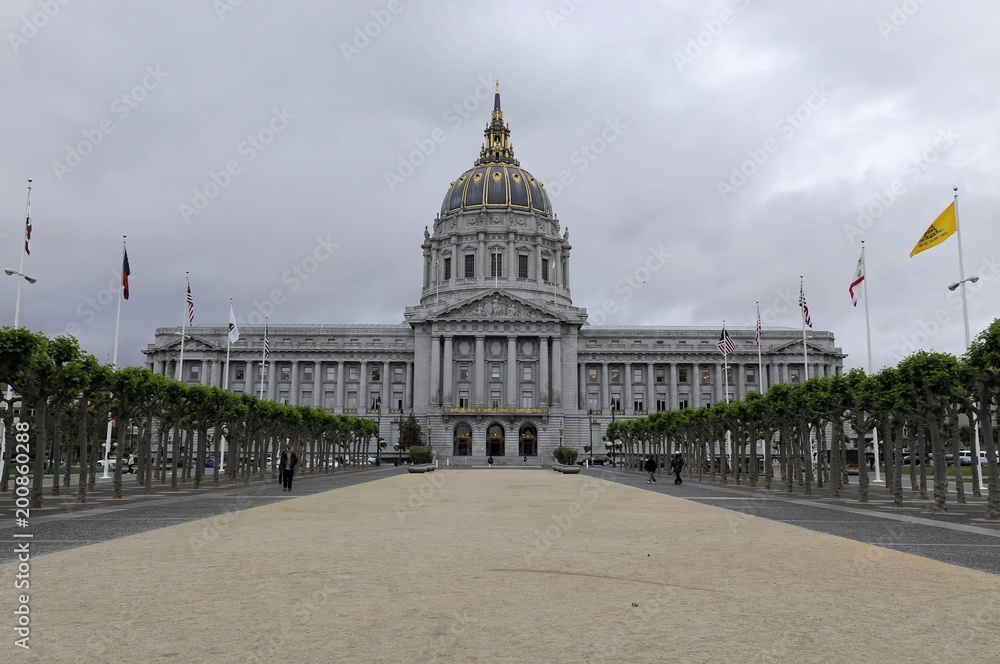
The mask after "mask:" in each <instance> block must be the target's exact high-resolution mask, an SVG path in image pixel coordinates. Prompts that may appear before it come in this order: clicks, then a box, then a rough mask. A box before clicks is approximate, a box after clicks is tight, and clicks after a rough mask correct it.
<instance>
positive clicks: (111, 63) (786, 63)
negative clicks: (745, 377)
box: [0, 0, 1000, 370]
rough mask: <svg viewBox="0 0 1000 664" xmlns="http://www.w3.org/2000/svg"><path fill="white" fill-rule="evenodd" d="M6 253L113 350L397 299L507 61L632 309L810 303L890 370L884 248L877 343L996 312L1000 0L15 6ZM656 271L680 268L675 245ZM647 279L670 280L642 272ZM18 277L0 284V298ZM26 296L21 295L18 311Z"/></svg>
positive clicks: (564, 205) (585, 245)
mask: <svg viewBox="0 0 1000 664" xmlns="http://www.w3.org/2000/svg"><path fill="white" fill-rule="evenodd" d="M0 19H2V25H3V30H4V44H3V46H2V47H0V53H2V54H3V55H2V57H0V67H2V74H3V75H2V81H3V85H4V92H3V99H4V103H3V104H2V106H0V113H2V114H3V118H2V120H3V121H2V127H3V138H4V140H3V142H2V150H0V210H2V218H3V219H5V220H6V221H4V222H3V223H2V224H0V234H2V235H0V257H2V267H4V268H9V269H17V267H18V264H19V261H20V259H21V250H22V242H21V240H22V237H23V231H24V217H25V214H24V213H25V199H26V194H27V180H28V178H33V179H34V183H33V188H32V194H31V212H32V215H31V216H32V221H33V234H32V237H31V255H30V256H28V257H27V258H26V259H25V263H24V272H25V273H26V274H28V275H30V276H32V277H35V278H37V279H38V283H36V284H34V285H31V286H28V285H25V287H24V290H23V294H22V307H21V319H20V323H21V324H22V325H24V326H27V327H29V328H31V329H33V330H38V331H42V332H45V333H46V334H50V335H56V334H62V333H65V332H67V331H69V332H71V333H73V334H75V335H76V336H77V337H78V338H79V339H80V342H81V345H82V346H83V347H84V348H85V349H87V350H88V351H90V352H92V353H93V354H94V355H95V356H97V357H98V358H99V359H100V360H101V361H105V360H107V359H108V358H109V357H110V354H111V350H112V346H113V343H114V332H115V312H116V304H117V293H118V283H119V274H120V270H121V252H122V235H123V234H125V235H127V236H128V240H127V242H128V245H127V246H128V255H129V260H130V263H131V270H132V276H131V279H130V285H131V297H130V299H129V300H128V301H127V302H125V303H124V304H123V306H122V315H121V336H120V350H119V358H118V359H119V365H134V364H143V363H144V356H143V355H142V353H141V350H142V349H143V348H145V347H146V345H147V344H148V343H151V342H152V341H153V334H154V331H155V330H156V328H158V327H163V326H172V325H180V324H181V322H182V319H183V317H184V315H185V309H184V273H185V271H190V273H191V289H192V292H193V296H194V300H195V319H196V323H212V322H216V323H223V322H225V321H226V320H227V317H228V304H229V298H230V297H232V298H234V308H235V311H236V314H237V317H238V319H239V320H240V322H241V323H243V324H244V325H246V324H248V323H256V322H259V321H260V320H261V319H262V316H263V314H264V313H269V314H270V320H271V321H273V322H274V323H275V324H281V323H401V322H402V321H403V318H402V316H403V309H404V307H406V306H409V305H414V304H417V303H418V301H419V298H420V275H421V250H420V243H421V242H422V240H423V229H424V226H432V225H433V220H434V216H435V214H437V213H438V211H439V210H440V206H441V201H442V199H443V197H444V195H445V192H446V190H447V188H448V185H449V183H451V182H452V181H453V180H455V179H456V178H457V177H458V176H459V175H460V174H462V173H463V172H464V171H465V170H466V169H468V168H469V167H471V166H472V163H473V161H474V160H475V159H476V158H477V157H478V154H479V148H480V145H481V143H482V139H483V129H484V127H485V126H486V123H487V121H488V119H489V114H490V109H491V107H492V93H493V87H492V86H493V81H494V80H496V79H499V80H500V83H501V95H502V101H503V109H504V114H505V119H506V120H507V121H508V122H509V124H510V129H511V139H512V142H513V145H514V149H515V155H516V157H517V158H518V159H519V160H520V162H521V165H522V167H524V168H525V169H527V170H528V171H530V172H531V173H532V174H533V175H535V177H537V178H539V179H541V180H542V181H543V182H544V183H546V186H547V188H548V191H549V195H550V197H551V198H552V203H553V207H554V209H555V212H556V215H557V216H558V218H559V220H560V222H561V223H562V225H563V227H565V228H568V229H569V233H570V241H571V243H572V245H573V251H572V255H571V279H572V281H571V288H572V295H573V301H574V304H576V305H577V306H581V307H585V308H587V309H588V310H589V312H590V318H591V321H592V322H593V323H603V324H605V325H667V326H705V327H709V328H713V329H714V328H717V327H719V326H721V324H722V321H723V320H726V322H727V324H728V325H729V327H730V328H737V327H739V326H748V327H750V326H752V325H753V324H754V322H755V316H756V314H755V310H754V303H755V302H756V301H759V302H760V309H761V313H762V316H763V320H764V327H765V335H766V329H767V327H769V326H784V327H793V328H797V327H799V326H800V322H799V321H800V319H799V310H798V306H797V299H798V289H799V276H800V275H803V276H804V278H805V294H806V298H807V301H808V304H809V308H810V310H811V315H812V320H813V323H814V325H815V327H816V329H819V330H830V331H832V332H834V334H835V335H836V339H837V344H838V346H840V347H841V348H842V349H843V351H844V352H845V353H848V355H849V356H848V358H847V360H846V361H845V365H846V366H847V367H855V366H860V367H866V366H867V350H866V342H865V314H864V307H863V304H859V306H858V307H857V308H854V307H852V305H851V300H850V297H849V296H848V286H849V284H850V281H851V279H852V276H853V274H854V271H855V267H856V265H857V262H858V258H859V256H860V253H861V242H862V240H864V241H865V247H866V256H867V276H868V284H869V297H870V311H871V333H872V347H873V355H874V358H873V360H874V368H875V369H876V370H877V369H879V368H881V367H882V366H886V365H893V364H895V363H896V362H897V361H898V360H899V359H900V358H901V357H903V356H905V355H906V354H909V353H910V352H912V350H914V349H916V348H926V349H933V350H938V351H947V352H952V353H956V354H960V353H962V352H964V349H965V339H964V333H963V319H962V306H961V301H960V299H959V298H958V292H956V293H949V291H948V290H947V287H948V285H949V284H951V283H953V282H955V281H957V280H958V278H959V257H958V242H957V238H956V237H955V236H953V237H951V238H949V239H948V241H947V242H946V243H944V244H942V245H940V246H938V247H935V248H933V249H930V250H928V251H925V252H923V253H921V254H918V255H917V256H915V257H913V258H910V257H909V256H908V255H909V253H910V250H911V249H912V248H913V245H914V244H915V243H916V242H917V240H918V239H919V238H920V236H921V235H922V234H923V232H924V231H925V230H926V228H927V226H928V225H929V224H930V223H931V222H932V221H933V220H934V218H935V217H936V216H937V215H938V214H939V213H940V212H941V211H942V210H943V209H944V208H945V207H946V206H947V205H948V204H949V203H950V202H951V201H952V196H953V191H952V189H953V187H959V211H960V224H961V228H962V238H961V239H962V242H963V247H964V263H965V274H966V276H975V275H979V276H981V279H980V281H979V282H978V283H976V284H974V285H972V286H971V288H970V295H969V302H968V310H969V319H970V327H971V331H972V335H973V336H975V334H977V333H978V332H979V331H980V330H982V329H983V328H984V327H985V326H986V325H987V324H988V323H989V322H990V321H991V320H993V318H994V317H995V316H996V314H997V302H998V289H1000V279H998V278H997V277H998V275H997V272H998V270H1000V248H998V238H1000V232H998V230H997V226H996V224H997V210H998V204H1000V179H998V178H997V166H998V161H1000V136H998V130H1000V122H998V117H997V113H996V107H997V99H998V92H997V91H998V90H1000V67H998V63H1000V41H998V40H997V37H996V36H997V34H1000V7H998V6H997V4H996V3H995V2H991V1H989V0H979V1H977V0H955V1H952V2H942V1H937V0H905V1H898V0H837V1H836V2H793V1H792V0H783V1H779V0H772V1H771V2H762V1H761V2H758V1H756V0H750V1H746V0H720V1H715V2H708V1H700V2H695V1H690V2H682V1H679V0H678V1H673V2H670V1H667V2H652V1H648V0H646V1H643V0H634V1H630V2H620V3H618V2H616V3H611V2H598V1H597V0H589V1H587V0H575V1H574V0H562V1H561V2H559V1H557V0H551V1H535V2H528V1H527V0H508V1H505V2H469V1H468V0H466V1H462V2H459V1H437V2H412V1H407V0H377V1H364V2H323V3H321V2H304V1H298V2H295V1H289V2H282V3H277V2H259V1H258V2H249V1H243V2H241V1H240V0H215V2H210V1H209V0H198V1H194V0H175V1H172V2H169V3H168V2H125V1H117V2H112V1H104V2H100V1H96V0H95V1H88V2H83V1H82V0H78V1H76V2H71V1H69V0H61V1H58V0H6V1H5V2H4V3H3V4H2V5H0ZM649 267H652V268H655V269H651V270H650V269H649ZM643 280H645V281H643ZM16 292H17V282H16V279H15V278H13V277H4V279H3V280H0V298H2V300H0V322H2V323H3V324H11V323H13V319H14V309H15V299H16ZM4 312H5V313H4Z"/></svg>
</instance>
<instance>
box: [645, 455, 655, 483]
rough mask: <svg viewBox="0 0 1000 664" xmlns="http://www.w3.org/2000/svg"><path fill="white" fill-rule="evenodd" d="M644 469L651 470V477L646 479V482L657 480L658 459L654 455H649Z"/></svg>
mask: <svg viewBox="0 0 1000 664" xmlns="http://www.w3.org/2000/svg"><path fill="white" fill-rule="evenodd" d="M643 470H647V471H649V479H648V480H646V484H649V483H650V482H655V481H656V459H655V458H654V457H652V456H651V457H649V458H648V459H646V463H645V464H644V465H643Z"/></svg>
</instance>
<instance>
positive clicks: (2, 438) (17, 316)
mask: <svg viewBox="0 0 1000 664" xmlns="http://www.w3.org/2000/svg"><path fill="white" fill-rule="evenodd" d="M30 224H31V178H28V202H27V203H26V204H25V221H24V245H23V246H22V247H21V265H20V266H19V267H18V268H17V300H16V301H15V303H14V329H17V328H18V327H19V326H20V320H21V282H22V281H24V280H25V276H24V254H25V253H27V252H28V229H29V228H30V227H31V226H30ZM13 399H14V388H13V387H11V385H10V383H7V394H6V403H5V404H4V409H5V410H6V408H10V407H13V405H14V404H13ZM6 458H7V428H6V426H4V425H0V466H2V464H3V459H6Z"/></svg>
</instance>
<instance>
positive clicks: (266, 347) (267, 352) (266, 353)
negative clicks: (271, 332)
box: [264, 325, 271, 360]
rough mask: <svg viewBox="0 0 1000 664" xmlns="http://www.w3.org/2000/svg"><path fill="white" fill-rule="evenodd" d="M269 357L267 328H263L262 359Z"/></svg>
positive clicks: (269, 343)
mask: <svg viewBox="0 0 1000 664" xmlns="http://www.w3.org/2000/svg"><path fill="white" fill-rule="evenodd" d="M269 357H271V342H270V341H269V340H268V338H267V326H266V325H265V326H264V359H265V360H266V359H267V358H269Z"/></svg>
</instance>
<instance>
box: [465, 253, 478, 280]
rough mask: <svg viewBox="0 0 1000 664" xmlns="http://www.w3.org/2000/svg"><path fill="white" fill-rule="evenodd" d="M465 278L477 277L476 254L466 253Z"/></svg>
mask: <svg viewBox="0 0 1000 664" xmlns="http://www.w3.org/2000/svg"><path fill="white" fill-rule="evenodd" d="M465 278H466V279H475V278H476V255H475V254H466V255H465Z"/></svg>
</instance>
